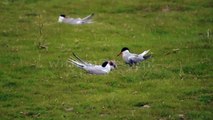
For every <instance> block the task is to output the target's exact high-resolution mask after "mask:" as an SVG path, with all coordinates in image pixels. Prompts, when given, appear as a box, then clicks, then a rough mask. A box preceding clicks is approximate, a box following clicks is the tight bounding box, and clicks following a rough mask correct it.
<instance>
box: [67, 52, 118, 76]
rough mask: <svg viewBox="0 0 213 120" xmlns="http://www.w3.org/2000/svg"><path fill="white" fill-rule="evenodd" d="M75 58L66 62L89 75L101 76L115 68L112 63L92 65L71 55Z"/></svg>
mask: <svg viewBox="0 0 213 120" xmlns="http://www.w3.org/2000/svg"><path fill="white" fill-rule="evenodd" d="M73 56H74V57H75V58H76V60H75V59H73V58H69V59H68V62H69V63H71V64H73V65H75V66H77V67H79V68H81V69H84V70H85V71H87V72H88V73H90V74H96V75H102V74H107V73H109V72H110V71H111V70H112V69H114V68H116V64H115V63H114V62H113V61H105V62H104V63H103V64H102V65H94V64H91V63H88V62H85V61H84V60H82V59H80V58H79V57H78V56H77V55H75V54H74V53H73Z"/></svg>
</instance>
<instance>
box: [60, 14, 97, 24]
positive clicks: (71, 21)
mask: <svg viewBox="0 0 213 120" xmlns="http://www.w3.org/2000/svg"><path fill="white" fill-rule="evenodd" d="M93 16H94V13H92V14H90V15H88V16H86V17H85V18H69V17H66V15H64V14H61V15H60V16H59V17H58V22H59V23H68V24H76V25H79V24H88V23H92V17H93Z"/></svg>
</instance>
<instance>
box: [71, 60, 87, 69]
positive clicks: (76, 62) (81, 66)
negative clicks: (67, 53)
mask: <svg viewBox="0 0 213 120" xmlns="http://www.w3.org/2000/svg"><path fill="white" fill-rule="evenodd" d="M68 62H69V63H71V64H73V65H75V66H77V67H79V68H83V67H84V64H83V63H80V62H78V61H75V60H73V59H71V58H69V59H68Z"/></svg>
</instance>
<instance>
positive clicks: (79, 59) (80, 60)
mask: <svg viewBox="0 0 213 120" xmlns="http://www.w3.org/2000/svg"><path fill="white" fill-rule="evenodd" d="M72 54H73V56H74V57H75V58H76V59H77V60H78V61H79V62H81V63H83V64H87V62H85V61H83V60H82V59H81V58H79V57H78V56H77V55H76V54H75V53H74V52H73V53H72Z"/></svg>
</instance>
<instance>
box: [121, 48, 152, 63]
mask: <svg viewBox="0 0 213 120" xmlns="http://www.w3.org/2000/svg"><path fill="white" fill-rule="evenodd" d="M148 52H149V50H146V51H144V52H143V53H140V54H135V53H130V51H129V48H127V47H123V48H122V49H121V52H120V53H119V54H118V55H117V56H120V55H122V58H123V60H124V61H125V63H127V64H129V65H130V66H132V65H133V64H135V65H136V64H137V63H140V62H142V61H144V60H146V59H148V58H150V57H151V55H150V54H147V53H148Z"/></svg>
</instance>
